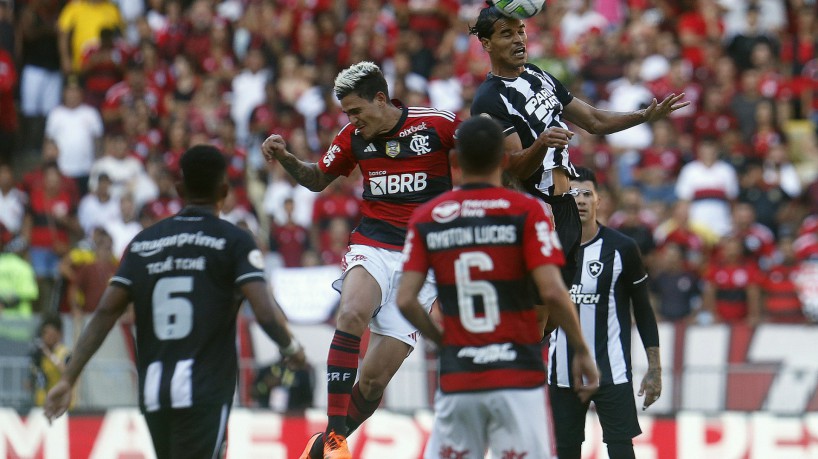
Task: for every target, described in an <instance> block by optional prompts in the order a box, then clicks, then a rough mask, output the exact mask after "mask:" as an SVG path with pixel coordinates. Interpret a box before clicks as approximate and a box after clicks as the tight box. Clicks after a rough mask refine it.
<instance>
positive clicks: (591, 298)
mask: <svg viewBox="0 0 818 459" xmlns="http://www.w3.org/2000/svg"><path fill="white" fill-rule="evenodd" d="M568 293H569V294H571V301H573V302H574V304H589V305H590V304H597V303H599V293H583V292H582V284H574V285H572V286H571V290H569V291H568Z"/></svg>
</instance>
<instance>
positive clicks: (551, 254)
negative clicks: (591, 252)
mask: <svg viewBox="0 0 818 459" xmlns="http://www.w3.org/2000/svg"><path fill="white" fill-rule="evenodd" d="M530 207H531V210H529V212H528V218H526V219H525V224H524V225H525V226H524V227H523V253H524V254H525V265H526V269H527V270H529V271H532V270H534V269H535V268H537V267H539V266H542V265H546V264H553V265H556V266H562V265H564V264H565V255H564V254H563V253H562V246H561V245H560V240H559V237H557V232H556V231H555V229H554V219H553V217H552V215H551V210H550V209H549V208H547V207H546V204H545V203H543V202H541V201H539V200H536V199H530Z"/></svg>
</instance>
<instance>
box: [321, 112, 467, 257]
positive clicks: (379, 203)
mask: <svg viewBox="0 0 818 459" xmlns="http://www.w3.org/2000/svg"><path fill="white" fill-rule="evenodd" d="M392 103H393V104H395V106H397V107H399V108H400V109H401V110H402V112H403V113H402V115H401V118H400V121H398V124H397V125H395V128H394V129H392V130H391V131H389V132H387V133H386V134H383V135H381V136H378V137H375V138H372V139H369V140H367V139H364V137H363V136H362V135H361V134H360V133H359V132H358V130H357V129H356V128H355V126H353V125H352V124H347V125H346V126H344V127H343V129H341V132H339V133H338V134H337V135H336V136H335V139H334V140H333V141H332V145H330V147H329V149H328V150H327V152H326V153H325V154H324V156H323V158H321V161H319V162H318V167H320V168H321V171H322V172H324V173H326V174H332V175H344V176H347V175H349V174H350V172H352V171H353V170H354V169H355V166H356V165H357V166H359V167H360V168H361V174H362V175H363V180H364V182H363V188H364V191H363V196H362V197H363V204H362V206H361V216H362V218H361V223H360V224H359V225H358V227H357V228H355V231H353V233H352V235H351V236H350V243H352V244H364V245H370V246H374V247H382V248H385V249H391V250H400V249H401V247H402V246H403V242H404V240H405V238H406V225H407V224H408V222H409V217H411V215H412V212H413V211H414V210H415V209H416V208H417V207H418V206H419V205H421V204H423V203H425V202H427V201H429V200H430V199H432V198H434V197H435V196H437V195H439V194H441V193H443V192H446V191H449V190H451V189H452V178H451V172H450V170H449V151H450V150H451V149H452V148H454V135H455V130H456V129H457V126H458V125H459V124H460V119H459V118H457V116H456V115H455V114H454V113H452V112H449V111H445V110H437V109H434V108H423V107H406V106H403V105H402V104H401V103H400V102H399V101H397V100H393V101H392Z"/></svg>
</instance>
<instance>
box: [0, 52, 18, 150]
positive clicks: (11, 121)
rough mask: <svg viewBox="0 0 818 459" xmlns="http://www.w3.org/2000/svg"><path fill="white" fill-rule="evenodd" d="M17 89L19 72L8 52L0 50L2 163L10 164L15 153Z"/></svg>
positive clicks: (0, 148)
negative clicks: (15, 97)
mask: <svg viewBox="0 0 818 459" xmlns="http://www.w3.org/2000/svg"><path fill="white" fill-rule="evenodd" d="M16 87H17V70H16V69H15V67H14V59H13V58H12V57H11V54H9V53H8V51H6V50H4V49H3V48H0V162H4V163H9V162H10V161H11V154H12V152H13V151H14V137H15V133H16V132H17V109H16V108H15V106H14V89H15V88H16Z"/></svg>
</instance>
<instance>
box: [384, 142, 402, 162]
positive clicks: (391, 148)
mask: <svg viewBox="0 0 818 459" xmlns="http://www.w3.org/2000/svg"><path fill="white" fill-rule="evenodd" d="M399 154H400V142H398V141H397V140H390V141H388V142H386V155H387V156H389V157H390V158H394V157H395V156H398V155H399Z"/></svg>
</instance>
